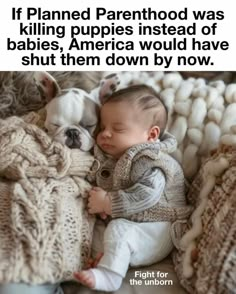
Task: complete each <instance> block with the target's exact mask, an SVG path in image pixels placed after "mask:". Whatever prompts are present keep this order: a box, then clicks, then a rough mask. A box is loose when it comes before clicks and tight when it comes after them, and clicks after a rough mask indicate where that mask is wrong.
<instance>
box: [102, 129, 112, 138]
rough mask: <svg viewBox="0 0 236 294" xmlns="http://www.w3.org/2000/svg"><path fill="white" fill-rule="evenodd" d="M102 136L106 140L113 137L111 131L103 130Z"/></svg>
mask: <svg viewBox="0 0 236 294" xmlns="http://www.w3.org/2000/svg"><path fill="white" fill-rule="evenodd" d="M102 136H103V137H104V138H110V137H111V132H110V131H109V130H103V131H102Z"/></svg>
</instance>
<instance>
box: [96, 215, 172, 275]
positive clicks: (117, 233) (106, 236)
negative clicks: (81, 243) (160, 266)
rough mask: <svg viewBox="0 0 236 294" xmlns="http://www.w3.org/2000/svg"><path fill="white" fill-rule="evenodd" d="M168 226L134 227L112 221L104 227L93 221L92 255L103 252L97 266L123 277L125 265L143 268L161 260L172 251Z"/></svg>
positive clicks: (134, 225) (143, 225)
mask: <svg viewBox="0 0 236 294" xmlns="http://www.w3.org/2000/svg"><path fill="white" fill-rule="evenodd" d="M170 228H171V223H169V222H152V223H136V222H131V221H128V220H126V219H116V220H112V221H111V222H110V223H109V224H108V226H107V227H105V225H104V223H103V222H102V221H97V222H96V224H95V228H94V238H93V246H92V249H93V253H94V254H95V253H97V252H104V255H103V257H102V259H101V260H100V262H99V264H98V266H99V267H103V268H106V269H109V270H111V271H113V272H115V273H117V274H119V275H121V276H122V277H125V275H126V272H127V270H128V267H129V265H131V266H134V267H136V266H144V265H150V264H153V263H155V262H158V261H160V260H162V259H163V258H165V257H166V256H167V255H168V254H169V253H170V252H171V250H172V249H173V243H172V240H171V235H170Z"/></svg>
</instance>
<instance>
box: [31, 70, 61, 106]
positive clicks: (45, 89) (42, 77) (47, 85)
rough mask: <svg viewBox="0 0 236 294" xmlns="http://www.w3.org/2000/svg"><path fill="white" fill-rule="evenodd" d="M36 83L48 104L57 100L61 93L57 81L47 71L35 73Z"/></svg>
mask: <svg viewBox="0 0 236 294" xmlns="http://www.w3.org/2000/svg"><path fill="white" fill-rule="evenodd" d="M34 81H35V84H36V86H37V88H38V90H39V92H40V95H41V97H42V99H44V100H46V101H47V102H49V101H51V100H52V99H53V98H55V97H56V96H57V95H58V94H59V93H60V91H61V89H60V87H59V85H58V83H57V82H56V80H55V79H54V78H53V77H52V76H51V75H50V74H49V73H47V72H46V71H37V72H35V74H34Z"/></svg>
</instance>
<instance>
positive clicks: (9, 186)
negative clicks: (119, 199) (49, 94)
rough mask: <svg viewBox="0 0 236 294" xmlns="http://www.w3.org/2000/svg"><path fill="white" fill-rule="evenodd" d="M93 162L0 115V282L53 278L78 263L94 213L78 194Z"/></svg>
mask: <svg viewBox="0 0 236 294" xmlns="http://www.w3.org/2000/svg"><path fill="white" fill-rule="evenodd" d="M33 118H34V116H33ZM28 119H29V117H28ZM92 163H93V157H92V156H91V155H89V154H87V153H85V152H82V151H80V150H77V149H73V150H72V149H69V148H67V147H66V146H63V145H61V144H59V143H56V142H53V141H52V139H51V138H50V137H48V135H47V134H46V133H45V132H44V131H42V130H41V129H40V128H38V127H37V126H36V125H33V124H28V123H26V122H25V121H23V120H22V119H20V118H17V117H10V118H8V119H6V120H0V201H1V205H0V283H9V282H15V283H18V282H25V283H29V284H41V283H47V282H50V283H55V282H59V281H65V280H70V279H72V278H73V272H74V271H77V270H79V269H81V268H82V266H83V265H84V264H85V262H86V258H87V257H88V256H89V253H90V245H91V240H92V230H93V224H94V218H93V217H91V216H89V215H88V213H87V211H86V209H85V207H84V203H83V199H82V197H79V196H80V195H81V196H82V195H84V193H85V192H86V190H88V189H90V185H89V184H88V182H87V181H85V180H84V178H85V176H86V175H87V173H88V172H89V170H90V167H91V165H92Z"/></svg>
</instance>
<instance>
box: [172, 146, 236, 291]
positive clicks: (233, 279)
mask: <svg viewBox="0 0 236 294" xmlns="http://www.w3.org/2000/svg"><path fill="white" fill-rule="evenodd" d="M187 197H188V200H189V202H190V203H191V204H192V205H193V206H194V208H195V210H194V213H193V214H192V216H191V218H190V220H189V221H188V222H187V225H188V226H186V231H185V234H184V235H183V237H182V239H181V240H180V244H179V250H178V251H175V252H174V254H173V256H174V263H175V267H176V271H177V274H178V276H179V279H180V282H181V284H182V285H183V286H184V287H185V288H186V289H187V290H188V292H189V293H199V294H205V293H212V294H218V293H225V294H226V293H236V291H235V289H236V254H235V252H236V251H235V250H236V239H235V236H236V146H234V147H233V146H232V147H229V146H221V147H220V148H219V149H218V150H217V152H216V153H214V154H213V155H212V156H211V157H209V158H208V160H207V161H206V162H205V163H204V164H203V165H202V167H201V169H200V171H199V173H198V175H197V176H196V178H195V179H194V181H193V183H192V185H191V188H190V191H189V193H188V196H187Z"/></svg>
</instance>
